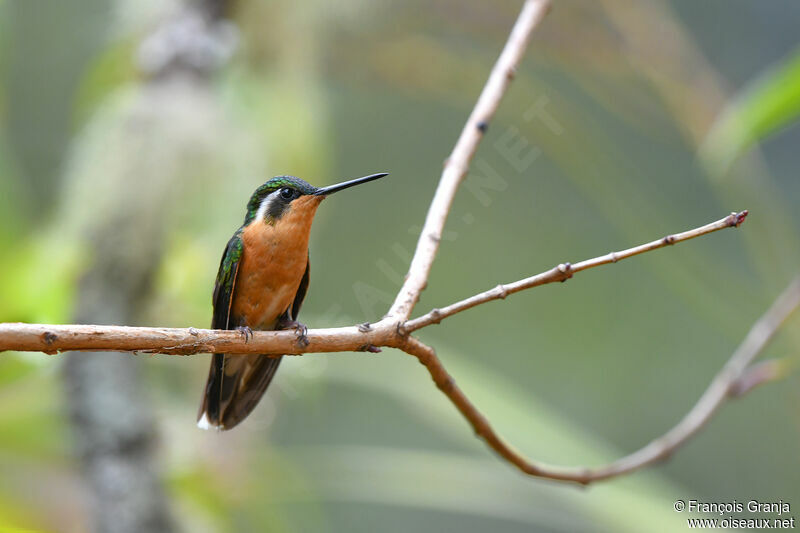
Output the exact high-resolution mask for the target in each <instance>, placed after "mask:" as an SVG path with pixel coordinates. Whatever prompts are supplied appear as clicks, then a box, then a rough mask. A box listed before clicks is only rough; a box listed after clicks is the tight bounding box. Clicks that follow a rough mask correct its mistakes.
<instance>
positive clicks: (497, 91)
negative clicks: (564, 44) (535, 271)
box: [387, 0, 550, 320]
mask: <svg viewBox="0 0 800 533" xmlns="http://www.w3.org/2000/svg"><path fill="white" fill-rule="evenodd" d="M549 6H550V2H549V0H528V1H527V2H525V5H524V6H523V7H522V11H521V12H520V14H519V17H518V18H517V22H516V24H514V28H513V29H512V30H511V35H509V37H508V42H506V46H505V48H504V49H503V52H502V53H501V54H500V57H499V58H498V60H497V63H495V65H494V68H493V69H492V72H491V74H490V75H489V79H488V80H487V82H486V85H485V86H484V88H483V91H482V92H481V95H480V97H479V98H478V102H477V103H476V104H475V108H474V109H473V110H472V113H471V114H470V116H469V118H468V119H467V123H466V124H465V125H464V129H463V130H462V131H461V136H460V137H459V138H458V141H457V142H456V145H455V148H453V152H452V153H451V154H450V157H449V158H447V161H446V162H445V165H444V170H443V171H442V177H441V179H440V180H439V186H438V187H437V188H436V194H435V195H434V197H433V200H432V201H431V205H430V207H429V208H428V215H427V217H426V218H425V225H424V226H423V227H422V232H421V233H420V235H419V241H418V242H417V248H416V251H415V252H414V257H413V259H412V260H411V265H410V266H409V268H408V274H407V275H406V281H405V283H404V284H403V287H402V288H401V289H400V292H399V293H398V294H397V297H396V298H395V300H394V303H393V304H392V307H391V308H390V309H389V313H388V315H387V316H393V317H396V318H399V319H400V320H406V319H408V317H409V316H411V311H412V310H413V309H414V306H415V305H416V304H417V301H418V300H419V295H420V293H421V292H422V291H423V290H424V289H425V286H426V285H427V283H428V274H429V273H430V271H431V267H432V266H433V260H434V259H435V258H436V252H437V251H438V250H439V242H440V241H441V239H442V230H443V229H444V224H445V222H446V221H447V215H448V214H449V212H450V206H451V205H452V204H453V198H454V197H455V195H456V191H457V190H458V187H459V185H461V182H462V181H463V180H464V177H465V176H466V175H467V171H468V170H469V164H470V162H471V161H472V157H473V156H474V155H475V151H476V150H477V149H478V143H480V141H481V139H482V138H483V134H484V132H485V131H486V128H487V127H488V124H489V122H490V121H491V119H492V117H493V116H494V113H495V111H496V110H497V106H498V105H499V104H500V100H501V99H502V98H503V95H504V94H505V92H506V89H507V88H508V85H509V84H510V83H511V80H512V79H513V78H514V74H515V72H516V68H517V65H518V64H519V61H520V59H521V58H522V55H523V53H524V52H525V48H526V47H527V46H528V41H529V40H530V36H531V33H532V32H533V29H534V28H535V27H536V25H537V24H539V22H540V21H541V20H542V18H543V17H544V16H545V14H547V11H548V9H549Z"/></svg>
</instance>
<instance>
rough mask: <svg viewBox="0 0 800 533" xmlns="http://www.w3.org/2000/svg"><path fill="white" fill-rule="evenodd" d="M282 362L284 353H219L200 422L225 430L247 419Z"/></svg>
mask: <svg viewBox="0 0 800 533" xmlns="http://www.w3.org/2000/svg"><path fill="white" fill-rule="evenodd" d="M280 362H281V358H280V357H277V358H275V357H267V356H264V355H257V354H256V355H231V354H221V353H215V354H214V359H213V361H212V363H211V369H210V370H209V373H208V382H207V383H206V388H205V394H204V396H203V403H202V405H201V407H200V412H199V413H198V416H197V420H198V421H197V426H198V427H200V428H202V429H210V428H215V429H218V430H225V429H231V428H232V427H234V426H236V425H237V424H238V423H239V422H241V421H242V420H244V419H245V418H246V417H247V415H249V414H250V412H251V411H252V410H253V409H254V408H255V406H256V405H257V404H258V401H259V400H260V399H261V397H262V396H263V395H264V391H266V390H267V386H268V385H269V383H270V382H271V381H272V378H273V376H274V375H275V371H276V370H277V369H278V365H279V364H280Z"/></svg>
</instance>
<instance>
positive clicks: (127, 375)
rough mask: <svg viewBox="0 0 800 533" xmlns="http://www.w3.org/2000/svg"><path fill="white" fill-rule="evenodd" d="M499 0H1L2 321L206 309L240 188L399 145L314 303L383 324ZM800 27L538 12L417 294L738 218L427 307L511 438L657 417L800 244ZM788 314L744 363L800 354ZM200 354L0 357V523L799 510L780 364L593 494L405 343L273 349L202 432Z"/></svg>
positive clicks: (332, 313) (313, 525) (652, 433)
mask: <svg viewBox="0 0 800 533" xmlns="http://www.w3.org/2000/svg"><path fill="white" fill-rule="evenodd" d="M520 5H521V2H518V1H505V0H504V1H497V2H480V1H477V0H469V1H464V0H460V1H453V0H433V1H430V0H429V1H426V2H422V1H416V0H415V1H409V2H403V3H399V2H388V1H379V2H374V1H372V2H368V1H364V0H345V1H341V2H336V3H329V2H323V1H319V0H315V1H309V2H291V1H288V0H278V1H266V0H248V1H239V2H222V1H211V0H203V1H198V2H194V3H187V4H184V3H180V2H177V1H174V0H173V1H155V0H148V1H141V0H117V1H112V0H73V1H71V2H48V1H44V0H0V257H1V258H2V260H1V261H0V320H2V321H25V322H49V323H70V322H74V321H84V322H95V323H122V324H132V325H133V324H135V325H152V326H175V327H189V326H194V327H206V326H207V325H208V324H209V321H210V314H211V305H210V295H211V289H212V285H213V280H214V276H215V275H216V270H217V266H218V261H219V256H220V254H221V252H222V249H223V247H224V245H225V243H226V241H227V239H228V238H229V236H230V234H231V233H232V232H233V231H234V230H235V229H236V227H238V225H239V224H240V223H241V219H242V217H243V215H244V205H245V202H246V200H247V198H248V197H249V195H250V193H251V192H252V191H253V189H254V188H255V187H256V186H258V185H259V184H261V183H262V182H263V181H264V180H265V179H267V178H268V177H270V176H273V175H277V174H294V175H298V176H302V177H304V178H306V179H308V180H309V181H311V182H312V183H314V184H317V185H325V184H330V183H334V182H335V181H339V180H342V179H346V178H351V177H357V176H361V175H364V174H368V173H372V172H379V171H388V172H391V177H390V178H387V179H386V180H383V181H381V182H377V183H375V184H371V185H369V186H365V187H363V188H359V189H354V190H353V191H352V192H348V193H346V194H342V195H337V196H336V197H335V198H333V199H331V200H329V201H328V202H325V204H324V206H323V207H322V208H321V209H320V212H319V214H318V216H317V219H316V222H315V225H314V228H313V231H312V239H311V261H312V276H311V278H312V282H311V289H310V292H309V296H308V298H307V299H306V303H305V306H304V309H303V313H302V316H301V319H302V320H303V321H304V322H306V323H307V324H308V325H309V326H311V327H323V326H334V325H346V324H353V323H357V322H364V321H375V320H378V319H379V318H380V317H381V316H382V314H383V313H384V312H385V311H386V309H387V308H388V305H389V303H390V300H391V297H392V295H393V294H394V292H395V291H396V290H397V288H398V287H399V285H400V283H401V280H402V276H403V274H404V273H405V271H406V268H407V264H408V260H409V257H410V254H411V251H412V250H413V247H414V244H415V242H416V236H417V234H418V232H419V229H420V227H421V224H422V221H423V217H424V215H425V212H426V209H427V206H428V202H429V200H430V198H431V197H432V194H433V190H434V188H435V186H436V183H437V180H438V177H439V173H440V171H441V167H442V162H443V160H444V159H445V157H446V156H447V155H448V153H449V150H450V149H451V148H452V145H453V143H454V141H455V139H456V137H457V135H458V133H459V131H460V128H461V127H462V125H463V122H464V120H465V119H466V116H467V114H468V113H469V111H470V109H471V106H472V105H473V103H474V100H475V98H476V97H477V95H478V93H479V91H480V89H481V87H482V85H483V83H484V81H485V79H486V77H487V75H488V72H489V69H490V67H491V65H492V64H493V62H494V60H495V58H496V56H497V55H498V53H499V51H500V50H501V48H502V45H503V43H504V41H505V38H506V36H507V33H508V31H509V29H510V27H511V25H512V24H513V21H514V19H515V17H516V14H517V12H518V10H519V8H520ZM798 24H800V4H798V3H797V2H795V1H793V0H775V1H773V2H751V1H746V0H706V1H704V2H695V1H692V0H673V1H670V2H667V1H647V2H628V1H621V0H605V1H601V2H593V1H588V0H556V1H555V2H554V6H553V9H552V11H551V12H550V14H549V15H548V16H547V18H546V19H545V20H544V22H543V24H542V25H541V27H540V29H538V30H537V31H536V32H535V34H534V38H533V40H532V42H531V46H530V49H529V52H528V53H527V55H526V57H525V59H524V61H523V63H522V65H521V66H520V68H519V72H518V76H517V78H516V81H515V82H514V83H513V85H512V86H511V89H510V92H509V94H508V95H507V98H506V99H505V100H504V102H503V103H502V105H501V107H500V110H499V112H498V114H497V117H496V119H495V120H494V121H493V123H492V124H491V125H490V126H489V130H488V134H487V137H486V139H485V140H484V142H483V144H482V145H481V147H480V149H479V152H478V154H477V158H476V166H475V167H474V169H473V172H472V173H471V174H470V176H469V178H468V180H467V182H466V184H465V186H464V187H463V188H462V190H461V191H460V193H459V195H458V197H457V199H456V202H455V206H454V208H453V211H452V213H451V217H450V221H449V223H448V226H447V230H448V233H447V234H446V236H445V239H444V242H443V244H442V248H441V252H440V255H439V258H438V260H437V262H436V264H435V266H434V269H433V272H432V275H431V278H430V282H429V285H428V289H427V290H426V291H425V293H424V295H423V298H422V300H421V302H420V304H419V306H418V309H419V312H423V311H425V310H427V309H429V308H431V307H436V306H440V305H444V304H446V303H449V302H451V301H454V300H456V299H460V298H462V297H465V296H467V295H470V294H473V293H475V292H478V291H481V290H484V289H486V288H489V287H491V286H493V285H495V284H496V283H498V282H503V281H513V280H516V279H519V278H522V277H525V276H528V275H531V274H533V273H536V272H539V271H541V270H544V269H546V268H549V267H551V266H553V265H554V264H557V263H559V262H563V261H573V262H574V261H578V260H581V259H584V258H589V257H593V256H595V255H600V254H603V253H606V252H608V251H610V250H615V249H622V248H626V247H628V246H631V245H634V244H638V243H641V242H645V241H648V240H652V239H654V238H657V237H659V236H662V235H664V234H666V233H670V232H676V231H679V230H683V229H688V228H691V227H694V226H698V225H701V224H705V223H707V222H710V221H712V220H716V219H718V218H721V217H722V216H724V215H726V214H727V213H729V212H731V211H734V210H737V211H738V210H741V209H749V210H750V211H751V215H750V218H749V219H748V221H747V223H746V224H745V225H744V226H743V227H741V228H739V229H737V230H735V231H734V230H727V231H723V232H720V233H716V234H714V235H712V236H708V237H705V238H703V239H699V240H695V241H691V242H688V243H685V244H681V245H680V246H678V247H675V248H670V249H667V250H661V251H657V252H655V253H652V254H647V255H645V256H642V257H638V258H635V259H632V260H629V261H625V262H623V263H619V264H617V265H614V266H609V267H604V268H602V269H597V270H593V271H590V272H586V273H585V274H581V275H580V276H576V277H575V278H574V279H573V280H571V281H570V282H569V283H566V284H563V285H562V284H559V285H553V286H546V287H542V288H540V289H537V290H535V291H531V292H525V293H521V294H519V295H516V296H514V297H513V298H509V299H508V300H506V301H503V302H501V303H492V304H488V305H485V306H481V307H479V308H476V309H474V310H471V311H469V312H466V313H463V314H460V315H458V316H456V317H454V318H451V319H449V320H448V321H446V322H445V323H443V324H441V325H439V326H435V327H431V328H429V329H426V330H424V331H422V332H421V333H420V336H421V337H422V338H423V339H424V340H425V341H426V342H429V343H431V344H432V345H434V346H435V347H436V348H437V350H438V352H439V354H440V356H441V357H442V359H443V360H444V363H445V364H446V365H447V366H448V367H449V369H450V370H451V372H452V373H453V374H454V376H455V377H456V379H457V380H458V382H459V383H460V384H461V385H462V387H463V388H464V390H465V391H466V392H467V394H468V395H469V396H470V397H471V398H472V399H473V400H474V401H475V402H476V403H477V405H478V406H480V407H481V408H482V409H483V410H484V412H485V413H486V414H487V415H488V416H489V417H490V419H491V420H492V421H493V423H494V424H495V426H496V428H497V429H498V430H499V431H500V432H501V433H502V434H503V435H505V436H506V437H507V438H508V439H509V440H510V441H511V442H512V443H514V444H515V445H516V446H518V447H519V448H521V449H522V450H524V451H525V452H527V453H528V454H530V455H531V456H532V457H534V458H537V459H541V460H545V461H549V462H554V463H561V464H568V465H582V464H587V465H593V464H600V463H602V462H605V461H609V460H613V459H615V458H617V457H618V456H620V455H622V454H624V453H626V452H629V451H632V450H633V449H635V448H637V447H639V446H641V445H643V444H645V443H646V442H648V441H649V440H650V439H652V438H654V437H656V436H657V435H659V434H661V433H662V432H663V431H664V430H666V429H667V428H668V427H670V426H671V425H673V424H674V423H675V422H677V420H678V419H679V418H680V417H681V416H682V415H683V414H684V413H685V412H686V411H687V410H688V409H689V408H690V406H691V405H692V404H693V403H694V402H695V401H696V399H697V398H698V397H699V395H700V394H701V392H702V391H703V389H704V388H705V386H706V385H707V383H708V382H709V380H710V379H711V377H712V376H713V375H714V373H715V372H716V371H717V370H718V369H719V368H720V367H721V365H722V364H723V363H724V361H725V360H726V359H727V358H728V357H729V355H730V354H731V352H732V350H733V349H734V348H735V346H736V345H737V344H738V343H739V341H740V340H741V339H742V338H743V337H744V335H745V333H746V331H747V330H748V328H749V326H750V325H751V324H752V323H753V321H754V320H755V319H756V318H757V317H758V316H759V315H760V314H761V313H762V312H763V311H764V310H765V309H766V307H767V306H768V305H769V303H770V302H771V301H772V300H773V299H774V297H775V296H776V295H777V294H778V293H779V292H780V290H781V289H782V288H783V287H784V286H785V285H786V284H787V283H788V281H789V279H790V278H791V277H792V275H793V273H795V272H796V271H797V270H798V266H799V265H800V241H799V240H798V232H800V210H798V208H797V206H798V201H800V180H798V176H797V162H798V159H797V158H798V155H797V146H798V142H800V131H799V130H798V129H797V128H796V127H795V128H793V127H792V126H791V123H792V122H793V118H794V115H795V114H796V113H797V111H798V103H797V102H798V99H799V98H798V94H800V89H799V88H798V87H800V66H799V65H800V59H798V58H800V51H799V50H800V49H798V44H800V39H798V33H797V27H798ZM517 142H519V143H522V144H520V145H519V149H520V150H521V152H519V153H520V154H522V156H521V158H515V157H510V156H509V155H508V146H513V145H514V144H515V143H517ZM478 163H480V165H478ZM798 325H800V322H798V320H797V319H796V318H795V319H794V320H792V321H790V322H789V323H788V324H787V326H786V327H785V328H784V330H783V332H782V333H781V334H780V335H779V337H778V339H777V340H776V342H775V343H773V344H772V345H771V347H770V348H769V349H768V350H767V353H765V354H764V355H765V357H776V358H788V360H790V361H796V357H797V353H798V346H799V345H800V344H799V342H800V335H799V334H798ZM793 358H794V359H793ZM208 364H209V357H208V356H206V355H203V356H195V357H188V358H183V357H169V356H145V355H139V356H136V357H133V356H131V355H127V354H123V355H119V354H69V355H60V356H48V355H44V354H36V353H19V354H17V353H3V354H2V355H0V406H1V407H0V472H1V474H0V531H10V530H13V531H17V530H20V529H21V530H33V531H65V532H80V531H87V530H92V529H96V528H99V529H100V530H107V531H128V530H137V529H138V530H149V531H192V532H222V531H275V532H284V531H285V532H297V531H318V532H326V531H328V532H335V531H387V532H395V531H396V532H405V531H409V530H417V531H441V530H459V531H476V532H478V531H489V530H491V531H494V532H496V533H500V532H521V531H544V532H557V531H614V532H620V531H630V532H639V531H683V530H684V529H685V528H686V523H685V519H686V517H687V516H699V515H687V513H683V514H679V513H676V512H674V511H673V508H672V507H673V502H674V500H676V499H678V498H681V499H685V500H689V499H698V500H701V501H714V502H728V501H732V500H733V499H736V500H737V501H748V500H750V499H758V500H761V501H778V500H780V499H782V500H783V501H788V502H790V503H791V504H792V511H793V513H794V512H795V509H797V508H800V456H798V454H797V450H798V445H799V444H800V442H799V441H800V434H799V433H798V429H800V410H799V409H798V401H799V400H800V393H798V390H799V389H798V377H797V375H794V374H790V375H789V376H787V377H786V379H784V380H782V381H781V382H778V383H775V384H770V385H768V386H764V387H762V388H759V389H757V390H756V391H754V392H753V393H752V394H750V395H748V396H747V397H746V398H744V399H742V400H737V401H734V402H732V403H730V404H729V405H727V406H726V407H725V408H724V409H723V410H722V412H720V413H719V415H718V416H717V417H716V418H715V419H714V420H713V421H712V422H711V423H710V424H709V425H708V427H706V428H705V429H704V430H703V431H702V432H701V433H700V434H699V435H698V436H697V437H696V438H695V439H693V440H692V441H691V442H689V443H688V444H687V445H686V446H685V447H683V448H681V449H680V450H679V451H678V453H677V454H676V455H675V456H674V457H673V458H672V459H671V460H670V461H669V462H667V463H665V464H662V465H659V466H656V467H654V468H650V469H647V470H645V471H642V472H639V473H636V474H633V475H630V476H627V477H625V478H622V479H618V480H614V481H610V482H603V483H599V484H597V485H596V486H593V487H591V488H590V489H588V490H580V489H576V488H575V487H572V486H563V485H559V484H554V483H550V482H543V481H540V480H535V479H530V478H526V477H524V476H522V475H521V474H519V473H518V472H517V471H515V470H514V469H512V468H511V467H509V465H507V464H505V463H503V462H501V461H499V460H498V459H497V458H496V457H495V456H494V454H493V453H492V452H491V451H489V450H488V449H487V448H486V447H485V446H484V445H483V444H482V442H481V441H479V440H477V439H476V438H475V437H474V435H473V434H472V432H471V430H470V428H469V427H468V426H467V424H466V423H465V422H464V421H463V420H462V419H461V418H460V417H459V415H458V414H457V412H456V410H455V409H454V408H453V407H452V406H451V405H450V404H449V403H448V401H447V400H446V399H445V397H444V396H443V395H441V394H440V393H439V392H438V391H437V390H436V388H435V387H434V386H433V384H432V383H431V381H430V379H429V377H428V375H427V373H426V371H425V369H424V368H422V367H421V366H420V365H419V364H418V363H417V362H416V361H415V360H414V359H413V358H411V357H409V356H406V355H404V354H402V353H396V352H393V351H391V350H387V351H384V353H383V354H381V355H379V356H372V355H364V354H336V355H330V356H326V355H311V356H307V357H298V358H292V359H289V360H286V361H285V362H284V363H283V365H282V366H281V369H280V372H279V373H278V376H277V378H276V380H275V381H274V382H273V385H272V386H271V387H270V389H269V391H268V392H267V395H266V397H265V398H264V400H263V401H262V403H261V405H260V406H259V408H258V409H257V411H256V412H255V413H254V414H253V415H251V417H250V418H249V419H248V420H247V421H246V422H245V423H244V424H242V425H241V426H240V427H238V428H236V430H234V431H232V432H229V433H213V432H212V433H209V432H203V431H201V430H199V429H197V428H196V427H195V415H196V409H197V406H198V402H199V400H200V394H201V391H202V388H203V385H204V382H205V377H206V373H207V368H208ZM143 487H144V488H143ZM137 517H138V518H137ZM142 517H145V518H146V519H147V520H149V521H146V522H137V520H139V519H142ZM104 520H105V522H104ZM98 524H100V526H98ZM143 524H144V525H143ZM126 528H128V529H126Z"/></svg>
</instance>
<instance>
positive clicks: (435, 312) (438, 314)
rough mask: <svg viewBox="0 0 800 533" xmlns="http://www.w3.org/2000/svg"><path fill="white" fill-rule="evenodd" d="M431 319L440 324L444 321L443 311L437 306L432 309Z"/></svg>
mask: <svg viewBox="0 0 800 533" xmlns="http://www.w3.org/2000/svg"><path fill="white" fill-rule="evenodd" d="M431 320H432V321H433V322H432V323H433V324H439V323H441V321H442V311H441V310H440V309H439V308H438V307H437V308H435V309H431Z"/></svg>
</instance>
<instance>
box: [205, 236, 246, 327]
mask: <svg viewBox="0 0 800 533" xmlns="http://www.w3.org/2000/svg"><path fill="white" fill-rule="evenodd" d="M241 235H242V230H239V231H237V232H236V233H234V234H233V237H231V240H229V241H228V245H227V246H225V252H223V254H222V259H221V260H220V262H219V271H218V272H217V281H216V283H215V284H214V294H213V295H212V297H211V304H212V305H213V306H214V314H213V316H212V318H211V328H212V329H231V326H233V324H232V323H231V304H232V303H233V290H234V289H235V288H236V276H237V275H238V274H239V264H240V263H241V262H242V254H243V253H244V245H243V243H242V238H241ZM237 325H238V324H237Z"/></svg>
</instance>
